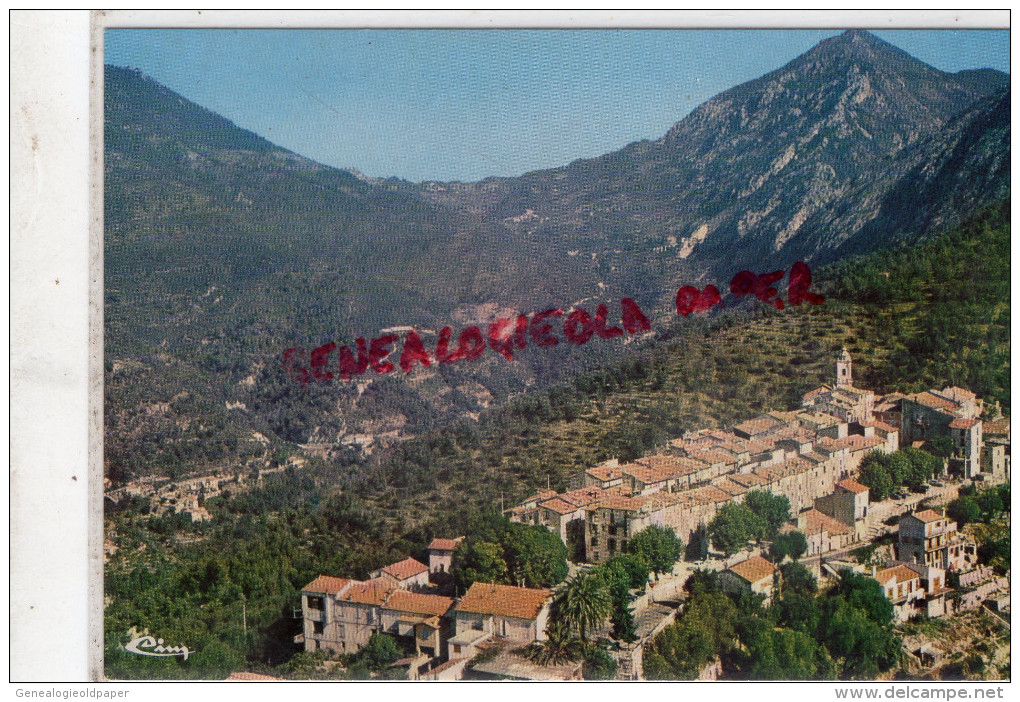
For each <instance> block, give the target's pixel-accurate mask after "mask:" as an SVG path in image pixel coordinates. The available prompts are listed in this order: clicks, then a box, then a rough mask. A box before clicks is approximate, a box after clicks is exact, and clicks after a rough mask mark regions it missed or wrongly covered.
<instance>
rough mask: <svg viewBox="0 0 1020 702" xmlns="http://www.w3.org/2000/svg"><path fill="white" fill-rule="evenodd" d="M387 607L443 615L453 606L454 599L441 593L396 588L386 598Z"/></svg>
mask: <svg viewBox="0 0 1020 702" xmlns="http://www.w3.org/2000/svg"><path fill="white" fill-rule="evenodd" d="M385 606H386V609H395V610H398V611H400V612H411V613H414V614H422V615H430V616H434V617H441V616H443V615H444V614H446V612H447V611H448V610H449V609H450V607H452V606H453V600H452V599H450V598H449V597H440V596H439V595H423V594H421V593H418V592H408V591H407V590H394V591H393V592H392V593H391V594H390V596H389V597H388V598H387V599H386V605H385Z"/></svg>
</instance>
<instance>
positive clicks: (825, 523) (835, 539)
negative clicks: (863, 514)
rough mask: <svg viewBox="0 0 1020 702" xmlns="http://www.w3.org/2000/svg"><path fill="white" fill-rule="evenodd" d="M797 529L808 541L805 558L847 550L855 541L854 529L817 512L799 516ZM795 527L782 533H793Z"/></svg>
mask: <svg viewBox="0 0 1020 702" xmlns="http://www.w3.org/2000/svg"><path fill="white" fill-rule="evenodd" d="M796 528H797V530H799V531H801V532H802V533H803V534H804V538H805V540H806V541H807V552H806V553H805V554H804V555H805V556H817V555H819V554H822V553H828V552H829V551H835V550H837V549H842V548H846V547H847V546H848V545H849V544H850V543H851V542H853V541H854V528H853V526H851V525H848V524H845V523H843V522H842V521H840V520H838V519H834V518H833V517H831V516H829V515H827V514H825V513H823V512H821V511H819V510H817V509H808V510H804V511H803V512H801V513H800V514H798V515H797V519H796ZM792 530H793V526H792V525H789V526H784V527H783V528H782V531H792Z"/></svg>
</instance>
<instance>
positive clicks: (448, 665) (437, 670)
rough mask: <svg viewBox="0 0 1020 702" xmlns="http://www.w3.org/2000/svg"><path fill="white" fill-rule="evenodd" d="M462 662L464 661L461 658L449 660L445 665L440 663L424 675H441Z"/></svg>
mask: <svg viewBox="0 0 1020 702" xmlns="http://www.w3.org/2000/svg"><path fill="white" fill-rule="evenodd" d="M463 660H464V659H463V658H451V659H450V660H448V661H446V663H440V664H439V665H437V666H436V667H435V668H433V669H432V670H430V671H429V672H427V673H426V675H438V674H439V673H442V672H443V671H445V670H449V669H450V668H452V667H453V666H455V665H457V664H458V663H461V662H462V661H463Z"/></svg>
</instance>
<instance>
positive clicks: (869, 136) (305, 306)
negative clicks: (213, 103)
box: [105, 33, 1010, 443]
mask: <svg viewBox="0 0 1020 702" xmlns="http://www.w3.org/2000/svg"><path fill="white" fill-rule="evenodd" d="M834 47H835V48H834ZM904 57H906V58H904ZM907 59H909V61H908V60H907ZM106 78H107V80H106V85H107V92H106V96H105V107H106V129H105V138H106V161H105V168H106V201H105V215H106V217H105V226H106V259H105V261H106V270H105V282H106V290H107V304H106V317H105V324H106V353H107V357H108V358H109V359H111V361H112V366H111V368H112V367H117V368H138V369H139V370H138V371H137V372H135V371H131V372H124V371H118V372H114V371H112V370H111V371H110V372H109V373H108V389H109V392H110V393H111V394H110V395H109V400H108V402H109V405H110V408H111V412H113V413H119V416H118V417H117V418H116V419H115V423H116V425H117V427H119V428H118V429H117V430H116V431H118V432H120V431H126V429H124V428H125V427H129V426H131V424H132V422H136V421H137V415H138V414H139V413H141V414H144V413H145V412H149V411H150V410H149V409H142V408H143V407H150V408H151V407H152V406H162V405H161V403H166V402H167V401H168V400H169V399H170V398H174V397H178V396H180V395H181V394H182V393H185V394H186V393H193V394H194V395H196V396H198V397H209V398H216V401H217V402H219V403H220V405H221V406H223V404H224V403H226V404H227V406H229V407H240V406H244V407H248V408H251V409H250V410H244V411H245V412H249V414H248V415H245V419H244V421H243V422H241V421H240V419H238V417H239V416H240V415H237V413H236V411H235V414H233V415H231V414H230V412H227V413H226V415H224V417H225V418H222V421H223V422H225V423H226V424H227V425H231V423H237V422H240V424H237V426H241V425H245V426H251V427H254V428H255V429H256V430H257V431H259V432H261V433H263V434H265V435H267V436H285V437H289V438H290V439H291V440H295V441H297V440H300V441H302V442H309V441H312V440H313V439H314V441H315V442H316V443H319V442H329V441H333V440H337V441H339V440H340V439H341V438H343V437H344V436H350V435H356V434H359V433H372V434H376V433H386V432H403V431H405V427H406V431H407V432H410V433H414V432H415V431H417V430H419V429H421V428H427V427H429V426H432V425H433V423H434V422H438V421H445V420H447V419H449V418H451V417H456V416H464V415H465V414H472V413H477V411H478V410H479V409H480V408H481V407H484V406H488V405H489V404H490V403H496V404H498V403H500V402H502V401H504V400H505V399H506V398H507V397H510V396H513V395H516V394H519V393H522V392H525V391H526V390H528V389H529V388H534V387H542V386H544V385H546V384H548V383H549V382H554V381H556V380H559V379H562V378H563V377H564V376H567V375H570V374H572V373H575V372H577V371H578V370H580V369H584V368H591V367H593V366H595V365H598V364H600V363H604V362H606V361H607V360H608V359H611V358H613V357H615V356H618V355H620V354H622V353H624V350H623V347H622V345H621V344H611V343H605V344H588V345H586V346H585V347H583V348H576V347H572V346H571V345H569V344H560V345H559V346H558V347H555V348H553V349H548V350H545V351H544V352H543V353H533V354H529V353H528V352H523V353H522V354H520V357H519V358H517V359H516V360H515V362H514V363H513V364H509V363H506V362H505V361H503V359H500V358H496V359H491V360H486V359H482V360H481V361H480V362H479V363H478V364H476V365H473V366H471V367H468V366H463V367H461V366H458V365H456V364H454V365H452V366H442V367H440V366H438V365H437V366H435V367H432V368H429V369H425V368H422V367H418V368H417V369H416V370H415V372H414V373H413V374H411V375H409V376H407V377H406V378H404V377H403V376H400V377H380V378H371V379H368V380H366V382H368V383H369V385H368V389H367V390H366V387H365V386H359V387H358V388H354V387H340V386H332V387H329V388H326V387H323V388H319V389H316V390H314V391H308V392H307V393H306V394H304V395H301V394H300V393H298V392H297V391H296V390H294V389H293V388H290V387H289V386H288V385H287V379H286V378H285V377H283V376H282V375H281V374H282V371H281V369H280V365H279V358H278V357H279V354H280V353H282V351H283V350H284V349H286V348H288V347H291V346H300V347H303V348H315V347H316V346H318V345H320V344H323V343H326V342H329V341H337V342H341V343H350V342H352V341H353V340H354V339H355V338H357V337H359V336H364V337H370V336H374V335H376V334H377V332H378V331H379V330H380V329H383V328H389V327H394V326H410V327H415V328H417V329H427V330H432V332H433V333H435V332H436V331H437V330H439V329H441V328H442V327H443V326H447V325H450V326H456V325H457V324H460V323H461V320H471V323H475V324H480V325H483V326H484V325H485V324H487V323H488V322H489V321H491V319H492V318H494V317H495V316H496V315H504V316H505V315H507V314H511V313H513V312H518V311H519V312H523V313H527V312H535V311H540V310H543V309H549V308H563V309H565V310H566V309H569V308H570V307H572V306H574V305H581V304H583V305H585V306H587V307H588V308H589V310H593V309H594V306H595V305H597V304H600V303H606V304H608V305H610V309H614V308H615V309H618V305H619V301H620V299H621V298H622V297H630V298H632V299H634V300H635V301H637V303H638V304H639V305H640V306H641V308H642V309H643V310H644V311H645V312H646V313H647V314H648V315H649V316H650V317H651V318H652V321H653V328H657V327H659V326H661V325H663V324H666V323H670V322H672V321H673V320H675V318H676V315H675V310H674V302H673V298H674V296H675V294H676V290H677V288H678V287H680V286H681V285H686V284H694V285H698V286H703V285H705V284H707V283H712V284H714V285H716V286H717V287H719V288H720V289H723V290H724V291H725V289H726V286H727V285H728V281H729V279H730V278H731V277H732V276H733V274H734V273H736V272H737V271H739V270H741V269H744V268H748V269H753V270H756V271H764V270H775V269H779V268H788V267H789V265H790V264H791V263H793V262H794V261H796V260H804V261H807V262H808V263H809V264H810V265H812V266H817V265H820V264H822V263H825V262H829V261H834V260H837V259H839V258H840V257H841V256H843V255H846V254H851V253H859V252H865V251H868V250H871V249H874V248H878V247H881V246H886V245H890V244H895V243H904V242H914V241H920V240H922V239H925V238H929V237H931V236H933V235H935V234H937V233H938V232H939V231H941V230H943V229H945V228H947V227H949V226H951V225H952V224H953V223H954V222H958V221H960V220H961V219H964V218H966V217H967V216H968V215H969V214H971V213H973V212H975V211H977V210H979V209H981V208H982V207H984V206H986V205H988V204H989V203H991V202H993V201H995V200H997V199H1000V198H1002V197H1003V196H1005V195H1008V192H1009V148H1010V145H1009V89H1008V86H1003V85H1001V84H1002V82H1003V80H1004V78H1003V77H1002V76H997V75H995V74H994V73H989V72H988V71H980V70H979V71H976V72H969V73H966V74H965V75H964V76H960V75H959V74H948V73H944V72H941V71H937V70H936V69H933V68H931V67H929V66H926V64H923V63H921V62H919V61H917V60H916V59H912V58H910V57H909V55H907V54H905V53H904V52H902V51H900V50H899V49H895V47H891V46H890V45H888V44H886V43H884V42H881V40H878V39H877V38H874V37H871V35H863V34H859V33H858V34H853V33H851V34H849V35H848V34H844V35H840V36H839V37H834V38H833V39H830V40H827V42H823V43H822V44H820V45H818V46H816V47H815V48H814V49H812V50H810V51H808V52H806V53H805V54H803V55H802V56H801V57H798V58H797V59H794V61H792V62H790V63H789V64H787V65H786V66H784V67H781V68H779V69H777V70H776V71H772V72H770V73H768V74H766V75H765V76H762V77H761V78H758V79H755V80H754V81H749V82H748V83H745V84H742V85H740V86H735V87H734V88H732V89H730V90H729V91H724V92H723V93H721V94H720V95H718V96H716V97H714V98H712V99H711V100H709V101H707V102H706V103H704V104H703V105H702V106H699V107H698V108H696V109H695V110H694V111H692V112H691V114H690V115H688V116H687V117H685V118H684V119H682V120H680V121H678V122H677V123H676V124H675V125H674V126H673V127H672V128H671V129H670V130H669V131H668V132H667V134H666V135H664V136H663V137H662V138H661V139H659V140H657V141H655V142H652V141H641V142H634V143H633V144H630V145H628V146H627V147H624V148H623V149H621V150H618V151H616V152H612V153H610V154H605V155H603V156H601V157H598V158H595V159H581V160H577V161H574V162H572V163H571V164H568V165H566V166H563V167H560V168H557V169H547V170H543V171H536V172H533V173H531V174H526V175H525V176H521V177H517V178H488V179H485V180H482V181H479V182H477V183H468V184H464V183H441V182H436V181H431V182H425V183H418V184H416V183H410V182H407V181H401V180H399V179H385V180H379V179H372V178H365V177H363V176H360V175H358V174H356V173H353V172H351V171H348V170H343V169H335V168H331V167H328V166H324V165H322V164H318V163H315V162H314V161H311V160H309V159H305V158H304V157H302V156H300V155H297V154H294V153H292V152H290V151H287V150H286V149H282V148H279V147H277V146H275V145H273V144H272V143H271V142H269V141H267V140H265V139H262V138H261V137H259V136H258V135H255V134H253V133H251V132H246V131H245V130H241V129H239V128H237V127H236V126H235V125H233V124H232V123H230V122H229V120H226V119H225V118H223V117H221V116H219V115H215V113H212V112H210V111H208V110H205V109H204V108H202V107H201V106H198V105H196V104H194V103H191V102H190V101H187V100H185V99H184V98H183V97H181V96H179V95H177V94H176V93H173V92H172V91H170V90H168V89H166V88H164V87H162V86H159V85H158V84H157V83H155V81H152V80H151V79H148V78H142V77H141V74H140V73H138V72H134V71H130V70H127V69H118V68H116V67H108V68H107V70H106ZM908 79H909V80H908ZM898 95H904V96H907V97H905V98H904V99H902V100H900V99H898V98H897V97H896V96H898ZM907 98H909V99H907ZM465 323H466V322H465ZM492 356H495V354H492ZM487 357H488V355H487ZM167 359H169V360H167ZM167 364H169V365H167ZM173 364H178V366H174V365H173ZM171 367H179V369H180V370H177V371H174V374H173V376H172V380H167V379H165V378H164V379H163V380H160V378H159V374H160V373H163V372H166V371H165V370H160V369H164V368H171ZM183 369H187V372H186V373H185V372H184V370H183ZM239 403H240V404H239ZM288 414H290V415H297V414H300V415H301V419H300V420H298V419H295V418H294V416H288ZM227 415H229V416H227ZM146 416H151V415H146ZM131 431H133V430H131ZM152 431H157V430H156V429H153V430H152ZM136 433H137V432H136Z"/></svg>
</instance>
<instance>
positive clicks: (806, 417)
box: [797, 412, 843, 427]
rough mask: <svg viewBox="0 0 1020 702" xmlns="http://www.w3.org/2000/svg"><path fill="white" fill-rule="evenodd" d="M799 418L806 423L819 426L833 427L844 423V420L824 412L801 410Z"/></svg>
mask: <svg viewBox="0 0 1020 702" xmlns="http://www.w3.org/2000/svg"><path fill="white" fill-rule="evenodd" d="M797 418H798V419H800V421H802V422H804V423H805V424H811V425H813V426H817V427H831V426H833V425H835V424H842V423H843V422H842V420H840V419H839V418H838V417H833V416H832V415H831V414H825V413H824V412H799V413H798V414H797Z"/></svg>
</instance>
